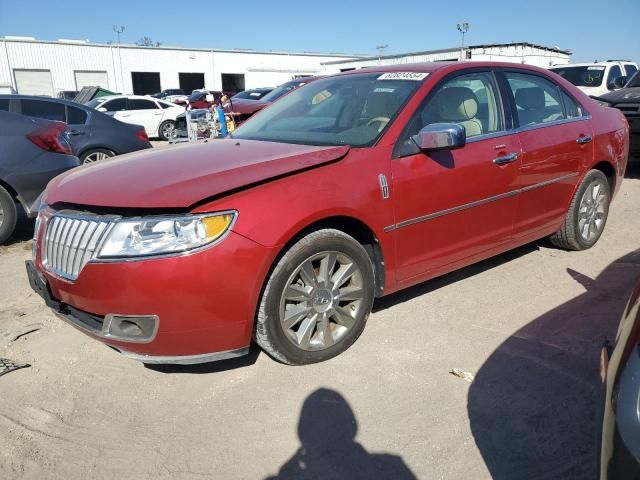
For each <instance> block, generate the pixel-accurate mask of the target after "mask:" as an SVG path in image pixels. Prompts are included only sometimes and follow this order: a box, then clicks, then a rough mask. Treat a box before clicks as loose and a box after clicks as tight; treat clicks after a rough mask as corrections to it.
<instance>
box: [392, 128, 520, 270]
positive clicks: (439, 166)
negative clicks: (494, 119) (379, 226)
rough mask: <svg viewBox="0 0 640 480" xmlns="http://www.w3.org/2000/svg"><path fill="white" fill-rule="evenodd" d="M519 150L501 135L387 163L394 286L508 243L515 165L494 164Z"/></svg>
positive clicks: (509, 137)
mask: <svg viewBox="0 0 640 480" xmlns="http://www.w3.org/2000/svg"><path fill="white" fill-rule="evenodd" d="M519 151H520V145H519V142H518V138H517V136H516V135H505V136H501V137H498V138H488V139H484V140H479V141H476V142H473V143H468V144H467V145H466V146H465V147H464V148H462V149H459V150H453V151H442V152H434V153H430V154H428V155H427V154H424V153H418V154H416V155H411V156H408V157H404V158H399V159H396V160H394V161H393V162H392V171H393V196H392V198H393V199H394V210H395V211H394V213H395V219H396V225H395V231H394V233H395V236H396V245H397V252H396V254H397V258H398V274H397V275H398V280H399V281H401V282H402V281H403V280H408V279H410V278H412V277H416V276H420V275H423V274H427V273H428V272H429V271H431V270H436V269H438V268H439V267H442V266H444V265H447V264H450V263H453V262H455V261H457V260H461V259H463V258H466V257H470V256H473V255H475V254H478V253H481V252H482V251H485V250H489V249H491V248H494V247H496V246H498V245H500V244H502V243H506V242H507V241H508V240H509V238H510V235H511V230H512V225H513V217H514V214H515V209H516V198H515V196H513V195H509V192H510V191H512V190H513V189H514V184H515V181H516V174H517V171H518V167H519V160H516V161H515V162H513V163H509V164H505V165H501V166H500V165H496V164H495V163H494V162H493V160H494V159H496V158H498V157H501V156H505V155H508V154H511V153H519Z"/></svg>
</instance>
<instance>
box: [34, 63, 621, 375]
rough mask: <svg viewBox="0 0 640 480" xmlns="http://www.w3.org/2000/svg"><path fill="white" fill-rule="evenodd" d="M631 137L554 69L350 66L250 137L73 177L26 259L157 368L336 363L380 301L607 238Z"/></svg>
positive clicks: (81, 324)
mask: <svg viewBox="0 0 640 480" xmlns="http://www.w3.org/2000/svg"><path fill="white" fill-rule="evenodd" d="M628 149H629V140H628V124H627V122H626V120H625V118H624V116H623V115H622V113H620V112H619V111H618V110H615V109H611V108H606V107H602V106H600V105H598V104H596V103H595V102H594V101H592V100H591V99H590V98H589V97H587V96H586V95H584V94H583V93H581V92H580V91H579V90H578V89H576V88H575V87H574V86H573V85H571V84H570V83H568V82H566V81H565V80H563V79H562V78H561V77H559V76H557V75H555V74H553V73H549V72H548V71H546V70H543V69H540V68H535V67H529V66H524V65H517V64H507V63H494V62H488V63H480V62H473V63H434V64H415V65H399V66H394V67H388V68H378V69H373V68H372V69H366V70H361V71H358V72H345V73H344V74H340V75H336V76H332V77H326V78H323V79H319V80H316V81H314V82H312V83H310V84H309V85H305V86H304V87H302V88H300V89H296V90H295V91H293V92H291V93H290V94H288V95H287V96H286V97H283V98H282V99H280V100H279V101H278V102H275V103H274V104H273V105H271V106H270V107H268V108H267V109H265V110H264V111H263V112H262V113H260V115H257V116H255V117H254V118H252V119H251V120H250V121H247V122H246V123H245V124H244V125H243V126H242V127H240V128H239V129H238V130H236V132H234V134H233V138H230V139H224V140H217V141H214V142H210V143H209V144H203V145H190V146H185V147H181V148H180V149H166V150H160V151H158V150H155V149H154V150H153V151H148V152H142V153H138V154H135V155H130V156H127V157H124V158H116V159H114V160H112V161H110V162H105V163H104V164H100V165H94V166H89V167H82V168H78V169H75V170H72V171H71V172H69V173H66V174H64V175H61V176H59V177H57V178H56V179H55V180H54V181H52V182H51V183H50V184H49V186H48V188H47V191H46V193H45V197H44V203H43V206H42V209H41V213H40V216H39V222H38V227H37V232H36V241H35V244H36V247H35V249H34V252H35V257H34V259H33V262H28V264H27V270H28V273H29V278H30V282H31V284H32V287H33V288H34V289H35V290H36V291H37V292H39V293H40V294H41V295H42V296H43V298H44V299H45V301H46V302H47V304H48V305H49V306H50V307H51V308H53V309H54V310H55V312H56V313H57V314H58V315H59V316H60V317H61V318H63V319H64V320H66V321H68V322H69V323H71V324H73V325H74V326H76V327H78V328H79V329H81V330H83V331H84V332H86V333H87V334H89V335H91V336H92V337H94V338H95V339H97V340H99V341H101V342H104V343H106V344H108V345H111V346H112V347H114V348H115V349H117V350H118V351H120V352H122V353H123V354H125V355H127V356H129V357H132V358H134V359H138V360H141V361H142V362H146V363H197V362H206V361H211V360H216V359H222V358H229V357H233V356H238V355H242V354H245V353H247V351H248V349H249V345H250V342H251V339H252V337H253V338H255V340H256V341H257V343H258V344H259V345H260V346H261V347H262V348H263V349H264V350H265V351H266V352H267V353H268V354H270V355H271V356H272V357H274V358H276V359H278V360H280V361H282V362H285V363H289V364H307V363H312V362H319V361H323V360H326V359H329V358H331V357H333V356H335V355H337V354H339V353H341V352H343V351H344V350H346V349H347V348H348V347H349V346H350V345H351V344H353V342H355V341H356V339H357V338H358V336H359V335H360V334H361V333H362V331H363V329H364V327H365V323H366V321H367V318H368V316H369V313H370V311H371V308H372V305H373V301H374V298H376V297H380V296H383V295H388V294H390V293H393V292H396V291H398V290H400V289H402V288H406V287H409V286H411V285H415V284H417V283H420V282H424V281H425V280H428V279H430V278H433V277H435V276H438V275H442V274H444V273H446V272H450V271H452V270H455V269H458V268H460V267H463V266H465V265H469V264H471V263H474V262H477V261H480V260H482V259H485V258H487V257H490V256H493V255H497V254H499V253H501V252H504V251H506V250H509V249H512V248H515V247H518V246H519V245H523V244H525V243H527V242H531V241H534V240H537V239H540V238H543V237H551V240H552V241H553V242H554V243H555V244H556V245H557V246H558V247H560V248H565V249H569V250H582V249H586V248H589V247H591V246H592V245H594V244H595V243H596V242H597V241H598V238H599V237H600V236H601V234H602V232H603V230H604V228H605V224H606V221H607V214H608V211H609V204H610V201H611V199H612V197H613V196H614V194H615V192H617V191H618V189H619V187H620V183H621V181H622V178H623V173H624V170H625V166H626V162H627V156H628ZM131 179H139V180H138V181H136V182H134V183H132V182H131Z"/></svg>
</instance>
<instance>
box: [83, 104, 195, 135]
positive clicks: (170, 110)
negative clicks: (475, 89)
mask: <svg viewBox="0 0 640 480" xmlns="http://www.w3.org/2000/svg"><path fill="white" fill-rule="evenodd" d="M87 106H88V107H91V108H95V109H96V110H98V111H100V112H104V113H106V114H107V115H111V116H112V117H113V118H115V119H117V120H120V121H121V122H125V123H132V124H134V125H142V126H143V127H144V129H145V130H146V132H147V135H148V136H149V138H161V139H162V140H168V139H169V138H171V134H172V132H173V130H174V129H175V127H176V117H177V116H178V115H180V114H182V113H184V111H185V109H184V106H180V105H176V104H175V103H171V102H166V101H164V100H158V99H157V98H152V97H143V96H140V95H109V96H106V97H98V98H94V99H93V100H91V101H90V102H88V103H87Z"/></svg>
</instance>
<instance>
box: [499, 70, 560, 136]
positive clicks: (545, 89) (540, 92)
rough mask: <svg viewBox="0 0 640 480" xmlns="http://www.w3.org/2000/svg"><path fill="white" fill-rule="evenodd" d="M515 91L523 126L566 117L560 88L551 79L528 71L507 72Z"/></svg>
mask: <svg viewBox="0 0 640 480" xmlns="http://www.w3.org/2000/svg"><path fill="white" fill-rule="evenodd" d="M505 75H506V77H507V81H508V82H509V87H510V88H511V91H512V92H513V97H514V99H515V102H516V109H517V111H518V122H519V123H520V126H521V127H526V126H530V125H540V124H544V123H549V122H555V121H556V120H562V119H564V118H566V116H565V113H564V110H563V108H562V100H561V98H560V89H559V88H558V87H557V86H556V85H555V84H553V83H551V82H550V81H549V80H546V79H544V78H542V77H539V76H537V75H530V74H527V73H514V72H505Z"/></svg>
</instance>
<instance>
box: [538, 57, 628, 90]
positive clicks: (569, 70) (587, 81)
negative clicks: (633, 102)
mask: <svg viewBox="0 0 640 480" xmlns="http://www.w3.org/2000/svg"><path fill="white" fill-rule="evenodd" d="M549 70H551V71H552V72H554V73H557V74H558V75H560V76H561V77H564V78H565V79H566V80H568V81H569V82H571V83H573V84H574V85H575V86H576V87H578V88H579V89H580V90H582V91H583V92H584V93H586V94H587V95H591V96H593V97H599V96H600V95H604V94H605V93H609V92H610V91H612V90H616V89H618V88H622V87H623V86H624V84H625V83H626V80H628V79H630V78H631V77H632V76H633V74H634V73H636V72H637V71H638V65H637V64H636V63H634V62H628V61H618V60H609V61H606V62H595V63H572V64H568V65H558V66H556V67H551V68H550V69H549Z"/></svg>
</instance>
